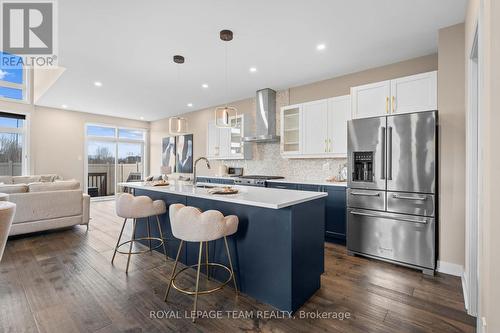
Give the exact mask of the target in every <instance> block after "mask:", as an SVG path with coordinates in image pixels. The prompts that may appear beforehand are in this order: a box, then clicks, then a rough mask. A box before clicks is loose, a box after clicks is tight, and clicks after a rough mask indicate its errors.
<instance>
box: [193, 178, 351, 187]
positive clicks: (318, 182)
mask: <svg viewBox="0 0 500 333" xmlns="http://www.w3.org/2000/svg"><path fill="white" fill-rule="evenodd" d="M199 177H200V178H211V179H226V180H234V179H235V178H238V177H228V176H199ZM267 182H268V183H287V184H306V185H320V186H344V187H347V182H327V181H326V180H303V179H288V178H284V179H271V180H268V181H267Z"/></svg>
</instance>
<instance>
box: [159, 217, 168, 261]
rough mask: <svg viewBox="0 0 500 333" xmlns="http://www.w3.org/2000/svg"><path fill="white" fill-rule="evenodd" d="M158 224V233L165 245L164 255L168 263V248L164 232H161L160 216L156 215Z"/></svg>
mask: <svg viewBox="0 0 500 333" xmlns="http://www.w3.org/2000/svg"><path fill="white" fill-rule="evenodd" d="M156 223H157V224H158V232H159V233H160V238H161V243H162V245H163V254H164V255H165V261H168V256H167V248H166V247H165V238H164V237H163V231H162V230H161V223H160V218H159V217H158V215H156Z"/></svg>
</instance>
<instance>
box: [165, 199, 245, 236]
mask: <svg viewBox="0 0 500 333" xmlns="http://www.w3.org/2000/svg"><path fill="white" fill-rule="evenodd" d="M169 214H170V226H171V228H172V234H173V235H174V237H176V238H178V239H181V240H184V241H188V242H208V241H212V240H216V239H219V238H222V237H225V236H229V235H232V234H234V233H235V232H236V231H237V230H238V217H237V216H235V215H228V216H224V215H223V214H222V213H221V212H219V211H217V210H207V211H206V212H203V213H202V212H201V211H200V210H199V209H198V208H196V207H189V206H184V205H183V204H173V205H170V207H169Z"/></svg>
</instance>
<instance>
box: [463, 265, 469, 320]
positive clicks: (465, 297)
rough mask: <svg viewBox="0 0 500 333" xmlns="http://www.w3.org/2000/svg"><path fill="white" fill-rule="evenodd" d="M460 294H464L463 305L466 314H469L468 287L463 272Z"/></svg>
mask: <svg viewBox="0 0 500 333" xmlns="http://www.w3.org/2000/svg"><path fill="white" fill-rule="evenodd" d="M462 292H463V293H464V305H465V309H466V310H467V313H468V312H469V287H468V285H467V277H466V276H465V272H463V274H462Z"/></svg>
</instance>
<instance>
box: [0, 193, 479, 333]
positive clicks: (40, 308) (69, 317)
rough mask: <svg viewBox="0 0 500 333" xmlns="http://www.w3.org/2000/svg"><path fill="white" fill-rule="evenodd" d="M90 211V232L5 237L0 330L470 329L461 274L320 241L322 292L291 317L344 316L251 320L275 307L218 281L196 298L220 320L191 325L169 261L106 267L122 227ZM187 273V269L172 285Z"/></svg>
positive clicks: (139, 259)
mask: <svg viewBox="0 0 500 333" xmlns="http://www.w3.org/2000/svg"><path fill="white" fill-rule="evenodd" d="M91 217H92V221H91V224H90V229H89V231H88V232H86V228H85V227H82V226H76V227H74V228H71V229H67V230H63V231H54V232H47V233H41V234H36V235H29V236H24V237H14V238H11V239H10V240H9V241H8V243H7V247H6V252H5V254H4V258H3V260H2V262H1V263H0V332H58V333H67V332H99V333H105V332H106V333H107V332H169V331H172V332H175V331H182V332H238V331H243V332H384V333H386V332H474V331H475V329H474V325H475V319H474V318H472V317H470V316H468V315H467V314H466V313H465V311H464V304H463V296H462V287H461V281H460V279H459V278H457V277H453V276H448V275H444V274H438V275H437V276H435V277H433V278H432V277H427V276H424V275H422V273H420V272H418V271H414V270H411V269H406V268H402V267H398V266H395V265H391V264H387V263H383V262H378V261H375V260H369V259H365V258H361V257H351V256H347V255H346V251H345V248H344V247H342V246H338V245H333V244H326V245H325V271H326V272H325V274H324V275H323V276H322V287H321V289H320V290H319V291H318V292H317V293H316V294H315V295H314V296H313V297H312V298H311V299H310V300H309V302H308V303H306V304H305V305H304V306H303V307H302V308H301V309H300V310H299V312H297V313H296V316H299V315H300V313H308V314H309V316H312V315H314V314H316V311H319V312H320V313H321V312H326V313H332V312H335V313H337V314H338V313H349V314H350V318H349V319H344V320H339V319H332V318H328V319H315V318H302V319H301V318H295V319H293V318H286V319H275V318H257V316H259V317H262V316H263V315H266V314H267V315H270V314H276V312H263V311H273V310H274V309H273V308H271V307H270V306H267V305H264V304H261V303H258V302H256V301H255V300H253V299H251V298H249V297H246V296H244V295H240V296H239V297H238V298H236V297H235V295H234V291H233V290H232V289H231V288H228V287H225V288H224V289H223V290H222V291H220V292H218V293H215V294H211V295H203V296H200V298H199V300H198V309H199V310H204V311H207V312H204V314H205V315H206V314H215V311H212V312H208V311H210V310H218V311H220V313H221V316H222V318H216V319H211V318H199V319H198V320H197V321H196V323H195V324H193V323H192V322H191V319H190V318H189V317H186V316H184V314H185V312H184V311H187V312H189V311H190V310H191V309H192V304H193V298H192V297H190V296H187V295H183V294H180V293H179V292H177V291H175V290H173V291H172V292H171V294H170V296H169V302H168V303H164V302H163V295H164V292H165V289H166V285H167V277H168V276H169V274H170V273H171V270H172V266H173V262H172V261H169V262H168V263H165V258H164V256H162V255H161V254H159V253H155V252H153V253H147V254H145V255H141V256H134V257H132V260H131V264H130V268H129V274H128V275H126V274H125V265H126V256H124V255H117V257H116V259H115V264H114V265H111V264H110V261H111V257H112V255H113V247H114V245H115V243H116V240H117V237H118V233H119V231H120V228H121V223H122V221H121V219H119V218H117V217H116V216H115V214H114V202H113V201H104V202H92V204H91ZM129 232H130V229H129V230H127V231H126V234H127V235H128V233H129ZM256 260H258V259H256ZM194 277H195V274H194V271H193V270H190V271H189V272H188V274H186V276H185V278H184V279H183V280H182V281H180V282H182V283H184V284H185V283H187V282H192V281H193V279H194ZM202 281H205V280H204V279H202ZM204 283H210V282H206V281H205V282H204ZM233 310H235V311H241V312H236V313H233V314H234V315H235V316H236V317H243V315H245V314H247V315H248V316H251V315H252V316H253V318H248V317H247V318H227V316H228V314H230V312H229V311H233ZM161 311H165V312H161ZM226 311H227V312H226ZM258 311H260V312H258ZM162 314H163V315H165V314H169V315H176V316H179V317H181V318H168V319H167V318H160V317H161V315H162Z"/></svg>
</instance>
